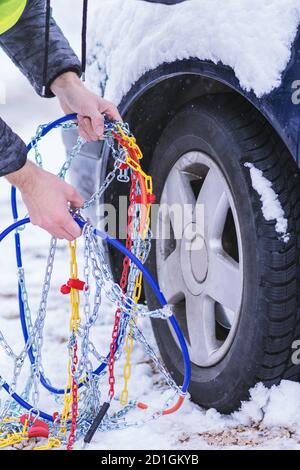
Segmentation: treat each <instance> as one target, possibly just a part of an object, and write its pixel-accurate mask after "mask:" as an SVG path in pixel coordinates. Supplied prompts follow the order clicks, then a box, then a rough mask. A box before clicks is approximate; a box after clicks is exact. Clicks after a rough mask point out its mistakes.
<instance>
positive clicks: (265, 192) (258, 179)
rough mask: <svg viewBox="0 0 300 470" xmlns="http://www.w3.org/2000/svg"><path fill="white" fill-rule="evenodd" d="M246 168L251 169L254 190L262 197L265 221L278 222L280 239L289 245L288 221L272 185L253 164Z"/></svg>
mask: <svg viewBox="0 0 300 470" xmlns="http://www.w3.org/2000/svg"><path fill="white" fill-rule="evenodd" d="M245 167H246V168H249V170H250V176H251V181H252V186H253V189H255V191H256V192H257V194H258V195H259V196H260V200H261V203H262V213H263V216H264V218H265V220H267V221H271V220H275V221H276V225H275V230H276V232H277V233H278V234H279V235H280V238H281V239H282V240H283V241H284V242H285V243H287V242H288V241H289V239H290V236H289V234H288V232H287V229H288V220H287V218H286V217H285V213H284V210H283V208H282V205H281V204H280V201H279V199H278V195H277V194H276V193H275V191H274V189H273V188H272V183H271V182H270V181H269V180H268V179H267V178H266V177H265V176H264V175H263V172H262V171H261V170H259V169H258V168H255V166H254V165H253V164H252V163H245Z"/></svg>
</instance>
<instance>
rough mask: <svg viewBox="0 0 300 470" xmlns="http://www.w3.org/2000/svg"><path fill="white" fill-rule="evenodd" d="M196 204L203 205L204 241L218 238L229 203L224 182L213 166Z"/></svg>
mask: <svg viewBox="0 0 300 470" xmlns="http://www.w3.org/2000/svg"><path fill="white" fill-rule="evenodd" d="M197 204H201V205H203V207H204V234H202V235H204V236H205V239H206V241H208V240H210V239H211V238H220V237H221V235H222V232H223V229H224V225H225V221H226V216H227V213H228V209H229V207H230V205H229V201H228V198H227V195H226V189H225V185H224V182H223V181H222V180H221V178H220V177H219V175H218V173H217V171H216V170H215V168H210V169H209V171H208V173H207V175H206V178H205V180H204V183H203V185H202V188H201V191H200V193H199V196H198V199H197Z"/></svg>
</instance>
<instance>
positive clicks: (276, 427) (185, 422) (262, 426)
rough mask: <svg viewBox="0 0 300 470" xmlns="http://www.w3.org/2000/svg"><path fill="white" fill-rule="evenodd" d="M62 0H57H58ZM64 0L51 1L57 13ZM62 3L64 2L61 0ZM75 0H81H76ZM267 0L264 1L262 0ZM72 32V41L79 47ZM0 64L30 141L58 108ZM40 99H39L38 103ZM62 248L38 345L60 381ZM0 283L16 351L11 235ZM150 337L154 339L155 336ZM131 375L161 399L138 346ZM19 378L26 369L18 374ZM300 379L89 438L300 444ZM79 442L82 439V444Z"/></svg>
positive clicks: (129, 443)
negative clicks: (239, 401)
mask: <svg viewBox="0 0 300 470" xmlns="http://www.w3.org/2000/svg"><path fill="white" fill-rule="evenodd" d="M61 3H62V2H61ZM61 3H60V4H59V2H58V1H56V3H55V4H54V6H55V7H57V8H59V10H58V14H60V13H62V7H61ZM64 3H65V2H64ZM78 3H80V2H78ZM264 3H265V4H266V3H267V2H264ZM61 19H62V20H63V21H64V25H65V28H67V29H69V30H73V26H74V23H73V22H74V21H77V20H78V19H77V20H76V18H74V17H73V16H72V21H70V19H69V21H68V19H67V18H66V15H61ZM76 38H77V37H74V38H72V39H73V40H74V44H75V47H76V46H77V42H76V41H77V39H76ZM0 63H1V66H2V70H4V69H6V73H7V76H6V80H7V81H6V83H7V105H6V106H3V105H2V106H1V108H0V112H1V116H2V117H4V118H5V119H6V120H7V121H8V122H9V123H10V124H11V125H12V126H13V127H14V129H15V130H17V131H19V132H20V134H21V135H22V136H23V137H24V139H25V140H27V139H28V138H29V137H30V135H31V134H32V133H33V132H34V129H35V127H36V125H37V124H38V123H40V122H47V121H49V120H51V119H52V118H54V117H56V116H57V115H58V114H60V112H59V109H58V106H57V104H56V103H55V101H53V100H52V101H46V102H45V101H43V102H41V101H40V99H39V98H37V97H35V96H34V94H33V92H31V91H30V89H29V87H27V85H26V84H25V82H24V80H23V79H22V78H20V76H19V75H18V74H16V72H15V70H14V69H13V68H10V66H9V65H8V63H7V62H6V61H5V59H4V58H3V56H0ZM41 103H43V106H41ZM48 142H49V146H48V153H47V155H48V157H47V161H49V167H50V169H52V170H54V169H55V168H57V163H58V162H59V161H60V160H62V158H63V149H62V145H61V142H60V137H57V138H51V139H50V140H49V141H48ZM0 194H1V204H0V229H1V230H2V229H3V228H4V227H5V226H7V224H8V223H9V221H10V220H11V216H10V212H9V192H8V186H7V185H6V184H5V182H4V181H0ZM48 240H49V239H48V236H47V235H45V234H44V233H42V232H41V231H39V230H37V229H34V228H30V230H27V231H26V233H25V234H24V247H25V253H24V264H25V266H26V267H27V280H28V287H29V293H30V299H31V304H32V307H33V310H35V308H36V306H37V304H38V301H39V295H40V291H41V284H42V278H43V268H44V265H45V257H46V254H47V244H48ZM66 257H67V249H66V246H65V244H63V243H61V244H60V245H59V250H58V253H57V260H56V263H55V273H54V282H53V285H52V290H51V295H50V302H49V311H48V316H47V321H46V330H45V343H44V349H43V355H44V364H45V369H46V374H47V375H48V376H49V377H51V379H52V381H53V383H54V384H56V385H58V386H63V385H64V384H65V378H66V364H67V355H66V341H67V337H68V318H69V305H68V298H65V297H63V296H62V295H61V294H60V293H59V286H60V285H61V284H62V283H64V282H65V280H66V279H67V278H68V263H67V260H66ZM0 266H1V274H2V276H1V288H0V329H1V330H2V331H3V332H4V333H5V335H6V337H7V338H8V340H9V343H10V344H11V345H12V346H13V348H15V349H16V351H20V349H21V348H22V344H23V342H22V336H21V329H20V325H19V320H18V309H17V299H16V276H15V264H14V256H13V243H12V239H10V240H7V241H5V242H4V243H3V244H1V247H0ZM104 311H105V320H104V321H102V322H99V324H98V325H97V326H96V328H95V332H94V338H95V341H96V342H97V345H99V346H103V347H102V348H101V349H102V350H103V351H107V347H108V341H109V337H110V334H111V322H112V317H113V309H112V307H111V306H109V305H107V304H106V306H105V308H104ZM144 328H145V331H146V332H148V334H149V337H151V330H150V328H149V325H148V324H147V322H144ZM152 341H153V340H152ZM133 363H134V367H133V377H132V381H131V383H130V394H131V396H132V397H136V398H138V399H139V400H143V401H146V402H149V403H158V401H159V400H160V397H161V394H162V393H163V392H164V386H163V385H162V384H161V383H160V382H159V380H158V377H157V375H155V374H154V373H153V371H152V369H151V367H150V365H149V364H148V362H147V358H146V357H145V356H144V355H143V353H142V352H141V351H140V350H139V349H135V350H134V354H133ZM0 364H1V368H0V374H1V375H3V376H4V377H5V378H6V379H7V380H8V381H9V380H10V378H11V366H12V364H11V362H10V361H9V360H7V359H6V357H5V356H4V353H3V352H2V351H1V352H0ZM121 375H122V364H121V365H120V366H119V367H118V368H117V383H118V384H119V389H120V387H121V384H122V379H121ZM22 380H23V381H24V376H22ZM41 407H42V408H43V409H46V410H47V411H49V412H52V411H54V410H55V409H56V407H55V404H54V403H53V401H52V399H49V397H48V396H47V395H46V394H44V393H42V394H41ZM299 422H300V384H294V383H291V382H283V383H282V384H281V386H280V387H277V388H276V387H275V388H274V389H272V390H271V391H268V390H266V389H265V388H264V387H263V386H261V385H258V386H257V387H256V388H255V390H253V391H252V398H251V400H250V401H249V402H248V403H245V404H244V405H243V406H242V409H241V410H240V411H238V412H236V413H234V414H233V415H232V416H222V415H220V414H219V413H217V412H216V411H215V410H208V411H207V410H203V409H201V408H200V407H198V406H196V405H194V404H193V403H191V402H189V401H187V402H186V403H185V405H184V406H183V408H182V410H181V411H179V413H177V414H175V415H172V416H169V417H164V418H162V419H161V420H160V421H157V422H155V423H152V424H149V425H147V426H144V427H142V428H139V429H134V431H132V430H131V431H126V430H125V431H118V432H109V433H105V434H98V435H97V436H96V438H95V441H94V443H93V445H92V448H94V449H111V450H112V449H217V448H224V446H225V448H235V449H241V448H249V447H250V448H255V449H256V448H259V449H263V448H272V449H276V448H282V449H291V448H296V449H300V426H299ZM79 445H80V443H79Z"/></svg>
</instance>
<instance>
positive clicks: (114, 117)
mask: <svg viewBox="0 0 300 470" xmlns="http://www.w3.org/2000/svg"><path fill="white" fill-rule="evenodd" d="M105 114H106V115H107V117H108V118H109V119H110V120H111V121H119V122H123V120H122V118H121V115H120V113H119V111H118V108H117V107H116V106H115V105H114V104H112V103H109V106H108V107H107V109H106V110H105Z"/></svg>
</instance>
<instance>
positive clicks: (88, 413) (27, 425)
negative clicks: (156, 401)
mask: <svg viewBox="0 0 300 470" xmlns="http://www.w3.org/2000/svg"><path fill="white" fill-rule="evenodd" d="M57 127H63V128H64V129H69V128H74V127H76V123H75V122H74V116H73V117H72V116H69V117H66V118H62V119H60V120H58V121H56V122H55V123H51V124H48V125H43V126H39V128H38V129H37V133H36V135H35V136H34V138H33V139H32V141H31V143H30V145H29V146H28V150H30V149H32V148H33V150H34V152H35V160H36V163H37V164H38V165H40V166H42V165H43V160H42V157H41V154H40V151H39V145H38V144H39V141H40V139H41V138H42V137H43V136H44V135H45V134H46V133H48V132H49V130H51V129H52V128H57ZM104 137H105V140H106V142H107V144H108V145H109V147H110V150H111V152H110V153H111V158H112V159H113V162H114V163H113V170H112V171H111V172H110V173H109V174H108V175H107V177H106V178H105V180H104V181H103V183H102V185H101V186H100V187H99V189H98V190H97V191H96V192H95V194H93V196H92V197H91V198H90V199H89V200H88V201H86V202H85V204H84V206H83V208H82V212H80V211H78V210H76V211H72V215H73V217H74V219H75V220H76V221H77V223H78V224H79V225H80V226H81V227H82V229H83V239H84V254H83V272H84V279H83V280H80V279H79V278H78V266H77V256H76V242H72V243H69V251H70V278H69V280H68V281H67V283H66V284H65V285H63V286H62V288H61V292H62V293H63V294H65V295H70V304H71V318H70V336H69V341H68V349H67V354H68V358H69V363H68V370H67V380H66V386H65V388H64V389H58V388H56V387H54V386H53V385H52V383H51V381H50V379H49V378H48V377H46V376H45V372H44V367H43V357H42V349H43V336H44V324H45V318H46V315H47V302H48V295H49V291H50V288H51V278H52V271H53V263H54V258H55V253H56V247H57V243H56V239H55V238H52V239H51V242H50V248H49V254H48V260H47V264H46V269H45V275H44V282H43V287H42V294H41V299H40V304H39V308H38V311H37V313H36V315H35V317H33V315H32V312H31V309H30V305H29V299H28V294H27V290H26V282H25V273H24V268H23V265H22V259H21V249H20V237H21V231H20V230H21V229H23V228H24V225H25V224H26V223H28V222H29V219H24V220H23V221H18V220H17V219H18V215H17V209H16V196H15V189H13V190H12V201H13V213H14V218H15V224H13V225H12V226H11V227H9V228H8V229H6V231H4V232H3V233H2V234H0V241H2V240H3V239H4V238H5V237H6V236H7V235H8V233H10V232H11V231H13V230H14V231H15V242H16V250H17V261H18V282H19V305H20V317H21V322H22V329H23V333H24V338H25V345H24V347H23V349H22V351H21V352H20V353H16V352H15V351H13V350H12V348H11V347H10V345H9V344H8V342H7V341H6V339H5V336H4V334H3V333H2V332H0V346H1V347H2V348H3V350H4V351H5V353H6V355H7V356H8V358H9V359H10V360H11V361H12V364H13V378H12V381H11V383H10V384H8V383H7V382H6V381H5V380H4V379H3V378H2V377H1V376H0V388H3V389H4V390H5V391H6V392H8V394H9V397H8V399H7V400H6V401H5V403H3V404H2V406H1V410H0V448H5V447H9V446H16V447H19V448H20V447H22V446H23V445H27V446H30V448H33V449H35V450H44V449H50V448H53V447H61V446H66V448H67V449H68V450H71V449H72V448H73V446H74V443H75V441H76V440H77V439H78V438H80V437H84V442H85V443H89V442H90V441H91V439H92V437H93V435H94V433H95V432H96V430H97V429H98V430H99V431H108V430H115V429H123V428H125V427H129V426H136V425H140V424H142V423H143V422H146V421H148V420H153V419H156V418H158V417H160V416H162V415H164V414H169V413H172V412H174V411H176V410H177V409H178V408H179V407H180V405H181V404H182V402H183V399H184V396H185V394H186V390H187V386H188V380H189V377H188V376H189V370H188V367H189V366H188V361H186V377H185V382H184V385H183V386H182V387H178V386H177V384H176V383H175V382H174V380H173V379H172V377H171V375H170V374H169V372H168V371H167V370H166V369H165V367H164V365H163V364H162V362H161V361H160V359H159V358H158V357H157V355H156V353H155V352H154V350H153V348H152V347H151V346H150V345H149V344H148V342H147V339H146V338H145V336H144V335H143V333H142V331H141V330H140V328H139V327H138V324H137V320H138V318H139V317H152V318H162V319H165V320H167V319H169V320H172V322H173V326H174V322H175V332H176V334H177V335H179V334H180V330H179V328H178V325H177V324H176V320H175V319H174V317H173V315H172V311H171V308H170V307H169V306H168V305H167V304H166V302H165V300H164V298H163V296H162V294H161V293H160V292H159V289H158V287H157V286H156V287H155V281H154V280H153V279H152V278H151V275H150V274H149V273H147V271H146V270H145V269H144V268H143V264H144V263H145V261H146V259H147V256H148V254H149V251H150V247H151V230H150V227H149V221H150V207H151V203H152V202H153V200H154V197H153V195H152V180H151V177H149V176H148V175H146V174H145V173H144V171H143V170H142V168H141V166H140V159H141V158H142V153H141V151H140V149H139V147H138V146H137V144H136V141H135V138H134V137H133V136H132V134H131V133H130V130H129V127H128V125H127V124H123V123H117V122H113V123H112V122H106V123H105V134H104ZM83 143H84V141H83V140H82V139H81V138H78V141H77V143H76V145H75V146H74V148H73V149H72V151H71V152H70V153H69V154H68V156H67V158H66V161H65V162H64V164H63V165H62V167H61V169H60V171H59V172H58V176H59V177H61V178H65V175H66V172H67V171H68V169H69V167H70V165H71V164H72V161H73V159H74V158H75V157H76V155H78V153H79V151H80V149H81V146H82V145H83ZM116 177H117V178H118V180H119V181H123V182H124V183H128V182H129V181H130V182H131V188H130V195H129V210H128V235H127V240H126V246H125V247H124V246H123V245H122V244H121V243H120V242H118V241H117V240H113V239H111V238H110V237H109V236H108V235H107V234H106V233H103V232H101V231H99V230H97V229H95V228H94V227H92V225H91V224H90V223H89V222H88V221H87V220H85V218H84V217H83V215H82V214H84V209H86V208H88V207H90V206H91V205H92V204H95V203H96V202H97V201H99V200H100V199H101V197H102V196H103V194H104V192H105V190H106V189H107V188H108V187H109V185H110V184H111V183H112V181H113V180H114V179H115V178H116ZM101 238H102V239H104V240H105V241H106V242H108V243H111V244H112V245H113V246H115V247H116V248H118V249H119V250H120V251H122V252H123V254H124V260H123V272H122V277H121V280H120V285H119V284H117V283H116V282H114V279H113V278H112V274H111V271H110V268H109V266H108V265H107V262H106V256H105V252H104V248H103V243H102V240H101ZM143 273H144V276H146V278H148V281H149V282H150V283H152V285H153V286H154V288H156V290H157V292H158V298H159V299H160V300H161V305H162V307H161V308H160V309H158V310H155V311H148V309H147V308H146V307H145V306H144V305H141V304H139V303H138V302H139V299H140V295H141V287H142V276H143ZM80 295H81V296H82V297H83V301H82V303H83V307H82V312H80V305H79V304H80ZM104 298H105V299H108V300H109V301H110V302H111V303H112V304H113V305H114V306H115V308H116V309H115V319H114V326H113V331H112V337H111V343H110V349H109V352H108V354H107V355H106V356H103V355H102V354H101V353H100V352H99V351H98V349H97V345H95V344H94V343H93V342H92V341H91V329H92V328H93V327H94V326H95V324H96V322H97V320H98V318H99V315H100V314H104V313H105V309H101V304H102V302H103V299H104ZM33 318H34V320H33ZM178 330H179V333H178ZM179 339H180V337H179ZM134 341H135V342H137V343H139V344H140V345H141V346H142V347H143V348H144V351H145V352H146V354H147V356H148V357H149V359H151V360H152V361H153V363H154V365H155V367H156V369H157V370H158V371H159V372H160V373H161V375H162V376H163V377H164V379H165V381H166V383H167V384H168V386H169V387H170V390H171V393H170V397H169V399H168V401H167V402H166V403H165V406H164V407H163V408H162V409H161V410H154V411H151V410H150V409H149V407H148V405H146V404H144V403H140V402H138V401H136V400H130V401H129V396H128V382H129V379H130V375H131V362H130V358H131V352H132V349H133V342H134ZM183 343H184V340H183V339H182V337H181V345H182V347H183V349H184V346H185V343H184V344H183ZM123 352H125V367H124V388H123V391H122V393H121V396H120V397H118V400H119V403H121V405H122V407H121V408H120V407H118V408H119V409H118V408H117V410H115V411H111V409H112V408H113V406H112V408H111V409H110V413H108V411H109V408H110V405H113V403H115V402H116V400H117V397H115V376H114V369H115V362H116V361H117V360H118V359H119V358H120V357H121V355H122V353H123ZM27 357H28V358H29V361H30V374H29V376H28V380H27V383H26V386H25V387H24V389H23V392H22V393H21V394H18V393H17V387H18V385H19V386H20V385H21V384H20V383H19V382H20V380H19V378H20V374H21V371H22V369H23V367H24V364H25V362H26V358H27ZM95 360H96V361H97V362H98V363H99V364H100V365H99V366H98V367H97V368H96V369H95V370H93V366H92V361H95ZM40 387H44V388H46V389H47V390H48V391H49V392H50V394H52V395H53V397H54V398H55V402H56V403H57V405H58V406H60V410H59V411H57V412H56V413H54V414H51V415H50V414H48V413H46V412H44V411H42V410H41V409H40V405H39V398H40ZM174 400H175V405H174V404H173V403H174ZM176 400H177V402H176ZM24 408H25V410H27V412H25V413H24ZM135 408H139V409H140V413H141V417H140V419H138V420H134V421H131V422H130V421H128V420H126V419H125V418H126V416H127V415H128V413H129V412H130V410H133V409H135ZM40 438H43V439H44V442H43V445H41V444H39V443H38V440H39V439H40Z"/></svg>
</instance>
